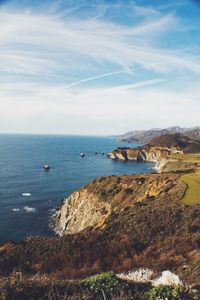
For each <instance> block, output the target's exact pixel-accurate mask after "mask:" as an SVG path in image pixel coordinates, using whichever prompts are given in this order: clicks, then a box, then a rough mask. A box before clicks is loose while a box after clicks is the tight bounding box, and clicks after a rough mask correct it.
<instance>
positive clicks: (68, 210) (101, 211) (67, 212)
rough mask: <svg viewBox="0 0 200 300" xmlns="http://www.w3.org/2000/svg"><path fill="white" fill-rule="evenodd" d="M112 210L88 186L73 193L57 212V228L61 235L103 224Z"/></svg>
mask: <svg viewBox="0 0 200 300" xmlns="http://www.w3.org/2000/svg"><path fill="white" fill-rule="evenodd" d="M110 212H111V206H110V204H109V203H108V202H100V201H98V199H97V198H96V197H95V195H94V194H93V193H91V192H88V191H87V188H85V189H84V188H83V189H81V190H80V191H77V192H74V193H72V194H71V195H70V196H69V197H68V198H67V199H66V200H65V202H64V204H63V205H62V206H61V208H60V210H59V211H58V212H57V214H56V218H55V224H54V226H55V229H56V232H57V233H58V234H60V235H62V234H73V233H77V232H80V231H82V230H83V229H85V228H87V227H93V228H97V227H100V226H102V224H103V223H104V221H105V220H106V218H107V217H108V216H109V214H110Z"/></svg>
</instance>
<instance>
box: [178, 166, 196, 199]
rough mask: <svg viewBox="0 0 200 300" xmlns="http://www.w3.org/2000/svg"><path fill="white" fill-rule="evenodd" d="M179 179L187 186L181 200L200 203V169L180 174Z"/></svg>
mask: <svg viewBox="0 0 200 300" xmlns="http://www.w3.org/2000/svg"><path fill="white" fill-rule="evenodd" d="M181 179H182V180H183V182H184V183H186V184H187V186H188V189H187V191H186V194H185V196H184V197H183V199H182V202H183V203H184V204H189V205H194V204H200V169H198V170H197V171H196V172H195V173H191V174H185V175H183V176H181Z"/></svg>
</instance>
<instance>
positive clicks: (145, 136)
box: [117, 126, 200, 144]
mask: <svg viewBox="0 0 200 300" xmlns="http://www.w3.org/2000/svg"><path fill="white" fill-rule="evenodd" d="M171 133H183V134H184V135H186V136H188V137H190V138H193V139H197V140H200V127H194V128H182V127H179V126H172V127H169V128H165V129H161V128H152V129H148V130H135V131H128V132H127V133H125V134H122V135H118V136H117V140H118V141H119V142H125V143H138V144H146V143H148V142H150V141H151V140H152V139H154V138H156V137H158V136H162V135H166V134H171Z"/></svg>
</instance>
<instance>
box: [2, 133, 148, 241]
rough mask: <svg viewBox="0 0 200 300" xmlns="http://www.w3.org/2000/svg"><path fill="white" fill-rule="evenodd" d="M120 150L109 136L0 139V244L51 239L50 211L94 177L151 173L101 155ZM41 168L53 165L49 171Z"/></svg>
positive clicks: (143, 165) (144, 167) (138, 165)
mask: <svg viewBox="0 0 200 300" xmlns="http://www.w3.org/2000/svg"><path fill="white" fill-rule="evenodd" d="M118 146H123V145H122V144H120V145H119V144H118V143H117V142H116V141H115V139H114V138H109V137H83V136H50V135H46V136H45V135H3V134H2V135H0V243H2V242H5V241H8V240H19V239H21V238H24V237H26V236H28V235H34V236H36V235H42V236H50V235H53V234H54V233H53V231H52V230H51V229H50V227H49V220H50V216H51V214H52V211H53V209H55V208H56V207H57V206H58V205H59V204H60V203H61V199H62V198H65V197H67V196H68V195H69V194H70V193H71V192H73V191H74V190H76V189H78V188H80V187H81V186H83V185H85V184H87V183H88V182H90V181H91V180H92V179H94V178H95V177H97V176H104V175H112V174H130V173H147V172H149V173H150V172H152V167H153V164H152V163H138V162H120V161H112V160H109V159H107V158H106V155H104V156H103V155H101V152H102V151H103V152H105V153H107V152H110V151H112V150H113V149H114V148H116V147H118ZM81 152H84V153H85V154H86V156H85V157H84V158H81V157H80V153H81ZM95 152H99V153H100V154H98V155H95V154H94V153H95ZM44 164H49V165H50V166H51V170H50V171H49V172H45V171H44V170H43V165H44ZM23 193H28V195H29V193H30V195H29V196H23V195H22V194H23Z"/></svg>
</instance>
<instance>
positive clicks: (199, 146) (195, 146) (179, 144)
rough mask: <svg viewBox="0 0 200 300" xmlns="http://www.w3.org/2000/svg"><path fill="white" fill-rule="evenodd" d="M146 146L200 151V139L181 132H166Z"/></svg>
mask: <svg viewBox="0 0 200 300" xmlns="http://www.w3.org/2000/svg"><path fill="white" fill-rule="evenodd" d="M145 146H146V147H165V148H176V149H179V150H182V151H183V152H184V153H198V152H200V141H198V140H194V139H191V138H189V137H188V136H186V135H183V134H180V133H174V134H165V135H162V136H159V137H156V138H154V139H153V140H151V141H150V142H149V143H148V144H146V145H145Z"/></svg>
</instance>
